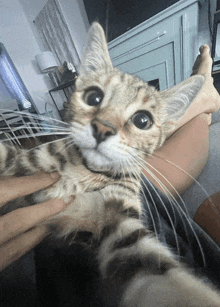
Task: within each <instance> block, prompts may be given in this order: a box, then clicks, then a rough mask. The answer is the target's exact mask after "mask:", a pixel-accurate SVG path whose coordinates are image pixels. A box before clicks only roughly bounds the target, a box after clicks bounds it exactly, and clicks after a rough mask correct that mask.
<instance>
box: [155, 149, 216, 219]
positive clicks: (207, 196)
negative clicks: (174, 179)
mask: <svg viewBox="0 0 220 307" xmlns="http://www.w3.org/2000/svg"><path fill="white" fill-rule="evenodd" d="M154 156H155V157H157V158H159V159H161V160H163V161H166V162H167V163H170V164H172V165H173V166H174V167H176V168H177V169H179V170H180V171H182V172H183V173H184V174H186V175H187V176H189V177H190V178H191V179H192V180H193V181H194V183H195V184H197V185H198V186H199V187H200V188H201V189H202V191H203V192H204V193H205V196H206V198H207V199H208V200H209V202H210V203H211V205H212V207H213V209H214V211H215V213H217V214H219V213H218V211H217V210H216V208H215V204H214V203H213V201H212V198H211V197H210V196H209V194H208V192H207V191H206V189H205V188H204V187H203V186H202V185H201V184H200V183H199V181H198V180H196V179H195V178H194V177H193V176H192V175H190V174H189V173H188V172H186V171H185V170H184V169H183V168H181V167H180V166H178V165H177V164H175V163H173V162H172V161H169V160H167V159H165V158H161V157H160V156H158V155H156V154H154Z"/></svg>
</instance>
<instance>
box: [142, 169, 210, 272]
mask: <svg viewBox="0 0 220 307" xmlns="http://www.w3.org/2000/svg"><path fill="white" fill-rule="evenodd" d="M149 166H150V165H149ZM143 168H144V166H143ZM145 170H146V171H147V172H148V173H149V174H150V175H151V176H152V177H153V178H154V179H155V180H156V178H157V177H156V176H155V175H154V174H153V173H152V172H151V171H150V170H149V169H146V168H145ZM155 170H156V169H155ZM149 183H150V181H149ZM158 183H159V182H158ZM159 184H160V185H161V187H162V188H164V189H165V190H167V192H168V193H169V194H170V196H171V198H174V196H173V195H172V193H170V192H169V190H168V189H167V188H166V187H165V186H164V185H163V184H162V183H161V182H160V183H159ZM152 187H153V186H152ZM165 194H166V193H165ZM174 201H175V204H176V205H177V206H176V208H177V209H178V210H180V212H181V213H182V214H183V215H184V218H185V220H183V218H182V216H181V215H180V218H181V220H182V222H183V225H185V223H184V221H186V222H187V223H188V225H189V227H190V229H191V231H192V233H193V235H194V237H195V239H196V242H197V244H198V246H199V249H200V252H201V256H202V260H203V264H204V266H205V265H206V260H205V256H204V252H203V248H202V246H201V243H200V240H199V238H198V236H197V234H196V232H195V230H194V228H193V226H192V224H191V223H190V221H189V216H187V214H186V212H185V211H184V210H183V208H182V207H181V206H180V205H179V203H178V202H177V201H176V200H175V198H174ZM164 209H165V210H166V212H167V209H166V207H164ZM184 228H185V226H184ZM185 233H186V235H187V236H188V233H187V232H186V229H185Z"/></svg>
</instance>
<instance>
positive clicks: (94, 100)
mask: <svg viewBox="0 0 220 307" xmlns="http://www.w3.org/2000/svg"><path fill="white" fill-rule="evenodd" d="M103 97H104V94H103V92H102V90H100V89H99V88H98V87H90V88H88V89H87V91H86V92H85V94H84V101H85V103H87V104H88V105H89V106H97V105H99V104H100V103H101V102H102V99H103Z"/></svg>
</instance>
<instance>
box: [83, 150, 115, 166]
mask: <svg viewBox="0 0 220 307" xmlns="http://www.w3.org/2000/svg"><path fill="white" fill-rule="evenodd" d="M81 152H82V155H83V158H84V159H85V160H86V163H87V165H88V166H89V167H90V168H92V169H94V170H105V171H106V170H110V169H111V168H112V166H113V165H114V161H113V160H112V159H111V158H110V157H108V156H107V155H106V154H104V153H103V152H102V151H100V150H99V149H98V148H93V149H91V148H89V149H88V148H81Z"/></svg>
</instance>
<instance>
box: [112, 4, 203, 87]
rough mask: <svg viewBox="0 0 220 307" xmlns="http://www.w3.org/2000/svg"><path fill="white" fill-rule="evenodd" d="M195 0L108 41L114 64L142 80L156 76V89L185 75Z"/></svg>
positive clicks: (188, 68)
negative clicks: (157, 83)
mask: <svg viewBox="0 0 220 307" xmlns="http://www.w3.org/2000/svg"><path fill="white" fill-rule="evenodd" d="M197 17H198V1H196V0H186V1H184V3H183V1H180V3H176V4H175V5H173V6H172V7H170V8H169V9H167V10H165V11H164V12H161V13H160V14H158V15H156V16H155V17H152V18H150V20H147V21H146V22H144V23H142V24H140V25H138V26H137V27H135V28H133V29H132V30H130V31H128V32H127V33H124V34H123V35H121V36H120V37H118V38H117V39H115V40H113V41H112V42H110V43H109V52H110V56H111V59H112V62H113V64H114V66H115V67H118V68H119V69H120V70H122V71H124V72H127V73H131V74H135V75H137V76H139V77H140V78H141V79H143V80H144V81H147V82H149V81H152V80H158V82H159V88H160V90H164V89H166V88H169V87H171V86H173V85H175V84H176V83H179V82H181V81H182V80H184V79H186V78H187V77H189V75H190V72H191V68H192V65H193V61H194V58H195V49H196V36H197V33H198V18H197Z"/></svg>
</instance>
